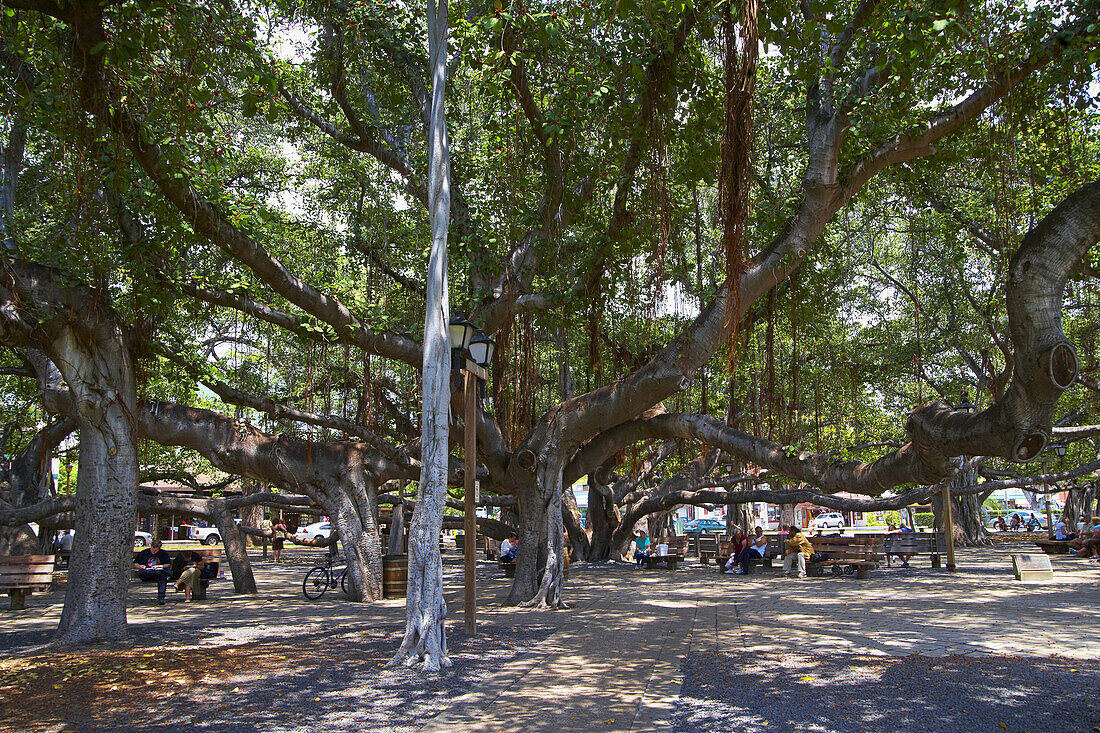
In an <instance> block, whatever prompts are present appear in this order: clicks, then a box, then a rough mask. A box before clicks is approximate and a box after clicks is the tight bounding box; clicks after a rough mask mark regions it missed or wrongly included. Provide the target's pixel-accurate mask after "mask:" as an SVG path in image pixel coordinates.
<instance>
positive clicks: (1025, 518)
mask: <svg viewBox="0 0 1100 733" xmlns="http://www.w3.org/2000/svg"><path fill="white" fill-rule="evenodd" d="M1032 514H1034V515H1035V519H1036V520H1038V522H1039V529H1043V528H1044V527H1046V523H1047V517H1046V514H1045V513H1044V512H1039V511H1035V512H1033V511H1031V510H1030V509H1020V510H1017V511H1014V512H1009V513H1008V514H1006V515H1004V520H1005V526H1007V527H1008V528H1009V529H1011V528H1012V519H1013V517H1019V518H1020V524H1021V525H1022V526H1023V527H1024V528H1025V529H1026V528H1027V523H1028V522H1029V521H1030V522H1031V525H1032V526H1033V527H1034V526H1035V522H1034V521H1032V520H1031V515H1032ZM998 519H1000V517H993V519H990V520H989V521H988V522H987V523H986V526H987V527H989V528H990V529H997V524H998V523H997V520H998Z"/></svg>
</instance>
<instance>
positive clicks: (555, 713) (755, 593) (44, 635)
mask: <svg viewBox="0 0 1100 733" xmlns="http://www.w3.org/2000/svg"><path fill="white" fill-rule="evenodd" d="M1014 549H1015V550H1016V551H1027V548H1024V547H1023V546H1021V547H1018V548H1014ZM1010 551H1011V550H1010V549H1009V548H1007V547H1006V546H1003V545H1002V546H998V547H995V548H981V549H974V550H970V549H964V550H961V551H960V552H959V558H958V565H959V571H958V572H957V573H954V574H948V573H947V572H946V571H943V570H932V569H931V568H929V567H928V561H927V558H917V559H915V560H914V561H913V563H912V564H913V567H912V568H910V569H905V570H903V569H897V568H895V569H882V570H879V571H876V572H875V573H874V575H873V578H872V579H871V580H867V581H859V580H856V579H855V578H854V577H842V578H831V577H827V578H811V579H806V580H788V579H784V578H781V577H778V575H777V574H775V573H774V572H773V573H768V572H767V571H765V572H764V574H761V575H755V576H748V577H741V576H733V575H720V574H718V573H717V572H716V570H715V569H714V566H713V565H712V566H710V567H707V568H704V567H702V566H700V565H699V564H698V563H697V562H696V561H691V562H689V563H687V564H686V565H684V566H681V569H680V570H678V571H676V572H672V573H670V572H668V571H663V570H651V571H635V570H633V569H632V568H631V567H630V566H628V565H625V564H617V565H606V564H603V565H591V566H589V565H585V564H580V565H575V566H574V567H573V568H572V578H571V580H570V581H569V582H568V583H567V585H566V589H565V596H566V599H567V601H568V602H569V603H570V604H571V606H572V610H570V611H568V612H558V613H545V612H533V611H521V610H517V609H512V608H505V607H502V606H501V605H500V601H501V600H502V599H503V598H504V596H505V595H506V592H507V590H508V585H507V583H506V582H505V581H504V580H503V579H502V578H501V577H499V576H500V572H499V570H498V569H497V568H496V566H495V563H486V562H479V569H478V574H479V595H480V597H479V618H480V619H481V621H482V622H483V623H485V624H486V625H487V626H497V627H500V626H503V625H506V624H515V623H516V622H519V623H524V624H535V625H539V626H543V627H549V629H550V630H551V631H552V633H550V634H549V635H548V636H546V637H545V639H544V640H543V641H541V642H538V643H536V644H535V646H533V647H532V648H530V649H527V650H525V651H524V652H523V653H521V654H519V655H518V656H515V657H514V658H513V659H512V661H509V662H507V663H505V664H503V665H502V666H501V667H500V668H499V669H497V670H496V671H495V673H492V674H490V675H488V676H487V677H486V678H485V679H484V680H483V681H482V683H481V684H480V685H477V686H476V687H475V688H474V689H473V690H471V691H470V692H468V693H466V694H465V695H463V696H461V697H459V698H457V699H455V700H454V701H453V702H452V704H451V705H450V707H449V708H448V709H447V710H446V711H445V712H443V713H442V714H440V715H439V716H437V717H436V718H434V719H433V720H431V721H430V722H428V723H427V724H426V725H425V726H424V727H422V728H421V730H424V731H454V730H470V731H521V730H522V731H541V730H546V731H551V730H567V731H568V730H586V731H587V730H615V731H628V730H632V731H643V730H664V729H667V727H668V719H669V713H670V711H671V710H672V708H673V706H674V705H675V702H676V699H677V697H678V695H679V684H680V679H679V675H680V663H681V660H682V659H683V657H684V656H685V655H686V654H688V653H693V652H694V653H699V652H708V651H744V652H750V653H755V654H759V655H763V656H765V657H768V656H771V655H775V656H776V658H778V657H779V655H782V654H785V653H787V652H788V651H789V650H790V649H792V648H795V649H802V650H804V651H807V652H838V651H840V652H844V651H849V652H853V653H859V654H871V655H889V656H908V655H915V654H919V655H924V656H942V655H949V654H966V655H986V654H1022V655H1033V656H1035V657H1047V656H1050V655H1057V656H1059V657H1068V658H1075V659H1097V658H1100V638H1098V637H1097V636H1096V634H1095V633H1094V632H1095V629H1096V628H1097V626H1098V624H1100V583H1098V582H1097V581H1098V580H1100V567H1098V566H1097V564H1096V563H1087V562H1084V561H1081V560H1071V559H1068V558H1054V565H1055V570H1056V577H1055V580H1054V581H1053V582H1051V583H1046V584H1022V583H1018V582H1016V581H1015V580H1014V579H1013V577H1012V572H1011V561H1010V559H1009V552H1010ZM303 559H304V558H303ZM256 571H257V582H258V584H259V587H260V595H259V596H258V597H233V596H230V595H228V584H223V585H222V587H220V588H215V590H214V591H213V593H212V595H214V596H215V597H216V598H217V600H216V601H214V602H211V603H205V604H189V605H184V604H182V603H178V602H176V599H171V600H170V602H169V604H168V605H167V606H156V605H154V604H153V603H152V599H153V597H154V595H155V591H154V590H153V588H151V587H150V586H141V587H136V586H135V592H134V593H133V594H132V598H131V608H130V621H131V626H132V628H133V630H134V636H135V639H136V641H137V643H138V644H153V643H157V644H171V643H173V642H174V641H175V640H176V637H177V636H178V637H179V639H180V641H179V643H183V641H182V640H186V641H188V642H190V643H193V642H194V638H195V636H194V635H195V630H196V629H202V630H203V631H202V634H201V637H200V638H201V642H202V643H206V644H220V645H233V644H240V643H245V642H248V641H250V640H266V639H277V638H281V637H282V638H286V637H294V636H296V635H301V634H304V633H317V632H322V633H323V632H324V630H325V629H326V628H331V627H332V626H333V625H335V624H342V623H354V624H360V625H363V624H366V625H370V626H374V627H377V628H398V627H399V625H400V624H401V622H402V620H403V616H404V604H403V602H401V601H387V602H383V603H376V604H371V605H366V606H363V605H358V604H351V603H347V602H345V601H342V600H340V599H339V598H333V599H329V598H328V597H327V596H326V597H325V598H324V599H322V600H321V601H319V602H316V603H310V602H307V601H305V600H304V598H303V597H302V595H301V589H300V585H299V583H300V581H301V578H302V576H303V574H304V568H303V567H302V566H300V565H299V566H297V567H290V566H273V565H271V564H270V563H257V566H256ZM447 572H448V587H449V588H450V589H451V590H450V591H449V592H448V593H447V599H448V606H449V608H450V610H451V614H452V616H451V618H452V620H453V621H452V623H453V624H454V626H452V629H456V628H460V626H461V623H462V612H461V609H462V597H461V585H460V582H459V578H460V573H461V566H460V564H459V562H458V559H457V558H456V557H455V556H453V555H451V556H448V559H447ZM61 600H62V596H61V594H60V593H53V594H49V595H46V596H32V597H31V599H29V602H28V606H29V608H30V609H31V610H30V612H26V613H10V612H3V613H0V651H2V652H3V653H4V654H5V655H7V654H20V653H28V652H30V651H33V650H34V649H35V648H36V647H38V646H39V645H40V644H42V643H44V642H45V641H46V640H47V639H48V636H49V635H50V633H51V631H52V629H53V628H55V626H56V623H57V618H58V615H59V613H60V606H61ZM395 644H396V640H395ZM246 729H247V728H241V730H246Z"/></svg>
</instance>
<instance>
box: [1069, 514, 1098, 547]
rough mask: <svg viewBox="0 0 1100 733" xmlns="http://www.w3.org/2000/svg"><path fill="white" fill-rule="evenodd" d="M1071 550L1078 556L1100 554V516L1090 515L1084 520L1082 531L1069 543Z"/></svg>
mask: <svg viewBox="0 0 1100 733" xmlns="http://www.w3.org/2000/svg"><path fill="white" fill-rule="evenodd" d="M1069 551H1070V554H1071V555H1076V556H1077V557H1093V556H1095V555H1100V517H1089V518H1088V519H1086V520H1085V521H1084V522H1082V526H1081V533H1080V534H1079V535H1077V539H1075V540H1073V541H1072V542H1070V543H1069Z"/></svg>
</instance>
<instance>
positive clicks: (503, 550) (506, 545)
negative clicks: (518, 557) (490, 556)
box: [500, 540, 512, 555]
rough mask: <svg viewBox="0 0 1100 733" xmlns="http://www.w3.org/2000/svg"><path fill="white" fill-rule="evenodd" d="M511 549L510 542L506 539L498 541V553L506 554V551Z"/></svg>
mask: <svg viewBox="0 0 1100 733" xmlns="http://www.w3.org/2000/svg"><path fill="white" fill-rule="evenodd" d="M511 549H512V543H511V542H509V541H508V540H504V541H503V542H501V543H500V554H501V555H507V554H508V551H509V550H511Z"/></svg>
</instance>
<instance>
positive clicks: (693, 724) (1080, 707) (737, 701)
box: [672, 653, 1100, 733]
mask: <svg viewBox="0 0 1100 733" xmlns="http://www.w3.org/2000/svg"><path fill="white" fill-rule="evenodd" d="M682 671H683V675H684V681H683V686H682V688H681V692H680V699H679V702H678V703H677V706H676V710H675V712H674V713H673V717H672V722H673V730H675V731H692V732H695V731H723V733H749V732H750V731H752V732H755V731H768V732H769V733H776V732H779V731H799V732H813V733H834V732H835V733H849V732H853V733H854V732H855V731H891V732H892V731H899V730H913V731H917V730H919V731H945V732H946V731H950V732H951V733H966V732H969V731H975V732H977V731H982V732H995V733H1000V732H1002V731H1021V732H1023V731H1033V732H1034V733H1039V732H1040V731H1050V732H1055V731H1057V732H1058V733H1070V732H1071V731H1085V732H1086V733H1091V732H1092V731H1100V700H1098V699H1097V691H1098V690H1100V662H1097V661H1088V662H1084V661H1077V662H1072V663H1071V662H1064V661H1060V660H1054V659H1036V658H1022V657H1007V656H1005V657H978V656H950V657H920V656H912V657H869V656H863V657H856V656H842V655H833V656H809V655H804V654H799V653H794V654H791V655H790V656H784V658H783V659H782V666H780V660H777V659H762V658H761V657H759V656H752V655H747V654H693V655H690V656H688V657H687V658H686V659H685V660H684V662H683V665H682Z"/></svg>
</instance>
